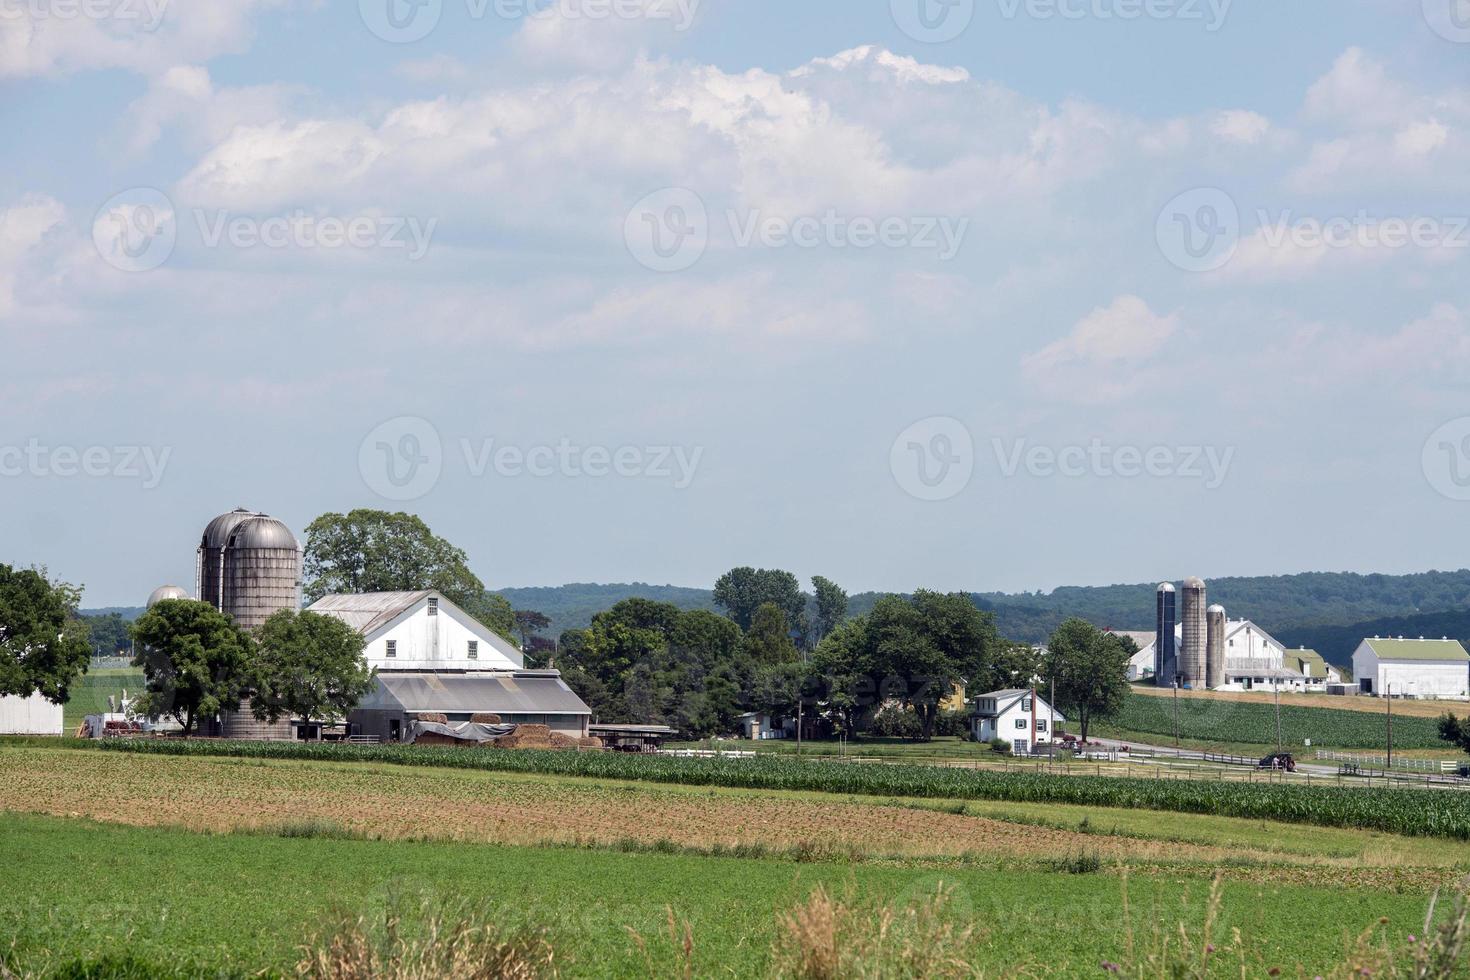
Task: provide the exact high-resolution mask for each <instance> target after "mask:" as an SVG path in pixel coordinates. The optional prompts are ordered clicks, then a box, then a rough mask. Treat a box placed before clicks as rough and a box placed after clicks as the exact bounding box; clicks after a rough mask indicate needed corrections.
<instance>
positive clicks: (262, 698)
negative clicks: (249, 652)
mask: <svg viewBox="0 0 1470 980" xmlns="http://www.w3.org/2000/svg"><path fill="white" fill-rule="evenodd" d="M257 642H258V650H257V652H256V656H255V660H254V663H253V665H252V667H251V671H250V674H251V680H250V709H251V711H252V712H253V713H254V714H255V717H257V718H260V719H263V720H269V721H272V722H274V721H279V720H280V719H281V718H303V719H306V720H308V721H324V722H329V723H331V722H337V721H340V720H341V719H342V718H345V717H346V716H347V714H348V712H350V711H351V710H352V709H353V708H354V707H356V706H357V703H358V702H359V701H361V700H362V698H363V697H364V696H365V695H366V694H368V692H370V691H371V690H372V689H373V670H372V669H371V668H370V667H368V665H367V662H366V661H365V660H364V659H363V656H362V648H363V636H362V634H361V633H359V632H358V631H357V630H355V629H353V628H352V627H351V626H348V625H347V624H346V623H344V622H342V621H341V620H340V619H337V618H335V617H333V616H320V615H317V614H316V613H311V612H300V613H298V612H296V611H295V610H293V609H282V610H281V611H280V612H277V613H275V614H274V615H272V616H271V617H270V618H269V619H267V620H266V621H265V622H264V623H262V624H261V627H260V631H259V633H258V641H257Z"/></svg>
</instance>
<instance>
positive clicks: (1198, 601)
mask: <svg viewBox="0 0 1470 980" xmlns="http://www.w3.org/2000/svg"><path fill="white" fill-rule="evenodd" d="M1181 618H1182V620H1183V623H1184V630H1183V635H1182V637H1181V642H1180V644H1179V673H1180V683H1181V684H1182V685H1183V686H1184V687H1189V688H1197V687H1203V686H1204V685H1205V681H1206V678H1205V659H1206V658H1205V654H1206V647H1207V646H1208V644H1209V628H1208V626H1207V624H1206V622H1205V583H1204V580H1202V579H1198V578H1194V577H1192V576H1191V577H1190V578H1187V579H1185V580H1184V609H1183V613H1182V617H1181Z"/></svg>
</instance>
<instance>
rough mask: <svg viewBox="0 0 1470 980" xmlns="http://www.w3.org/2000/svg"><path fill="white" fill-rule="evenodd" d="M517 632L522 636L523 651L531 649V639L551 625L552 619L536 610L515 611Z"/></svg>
mask: <svg viewBox="0 0 1470 980" xmlns="http://www.w3.org/2000/svg"><path fill="white" fill-rule="evenodd" d="M515 623H516V630H517V631H519V632H520V634H521V649H522V650H529V649H531V638H532V637H533V636H535V635H536V634H537V633H540V632H541V631H542V630H544V629H546V627H548V626H550V625H551V617H550V616H547V615H546V614H545V613H539V612H537V611H536V610H534V609H517V610H516V611H515Z"/></svg>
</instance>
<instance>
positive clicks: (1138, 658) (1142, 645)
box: [1106, 630, 1158, 681]
mask: <svg viewBox="0 0 1470 980" xmlns="http://www.w3.org/2000/svg"><path fill="white" fill-rule="evenodd" d="M1106 632H1108V633H1111V634H1112V635H1114V636H1123V637H1127V638H1128V639H1130V640H1132V641H1133V642H1134V644H1135V645H1136V646H1137V647H1138V652H1137V653H1135V654H1134V655H1133V656H1132V657H1130V658H1129V659H1128V679H1129V680H1130V681H1142V680H1147V679H1149V678H1150V677H1152V676H1154V647H1155V646H1156V645H1157V640H1158V638H1157V637H1155V636H1154V634H1153V633H1149V632H1144V631H1143V630H1107V631H1106Z"/></svg>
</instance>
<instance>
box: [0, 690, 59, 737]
mask: <svg viewBox="0 0 1470 980" xmlns="http://www.w3.org/2000/svg"><path fill="white" fill-rule="evenodd" d="M64 723H65V722H64V718H63V716H62V709H61V705H59V704H52V703H51V702H50V701H47V700H46V699H45V698H44V697H42V696H41V695H40V694H32V695H31V696H30V697H28V698H22V697H15V696H6V697H3V698H0V735H60V734H61V729H62V725H63V724H64Z"/></svg>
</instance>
